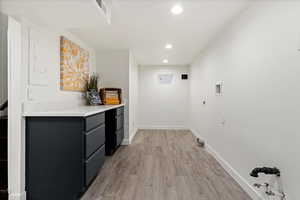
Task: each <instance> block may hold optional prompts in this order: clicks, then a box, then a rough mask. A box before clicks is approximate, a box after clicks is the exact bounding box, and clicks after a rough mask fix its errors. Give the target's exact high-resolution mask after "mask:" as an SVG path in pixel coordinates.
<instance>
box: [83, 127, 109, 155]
mask: <svg viewBox="0 0 300 200" xmlns="http://www.w3.org/2000/svg"><path fill="white" fill-rule="evenodd" d="M104 143H105V124H102V125H101V126H99V127H97V128H95V129H93V130H91V131H90V132H88V133H85V156H86V158H88V157H89V156H90V155H91V154H92V153H94V152H95V151H96V150H97V149H98V148H99V147H101V146H102V145H103V144H104Z"/></svg>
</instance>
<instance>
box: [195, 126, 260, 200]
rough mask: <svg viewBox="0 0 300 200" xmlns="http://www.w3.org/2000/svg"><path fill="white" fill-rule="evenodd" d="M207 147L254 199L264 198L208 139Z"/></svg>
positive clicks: (197, 134)
mask: <svg viewBox="0 0 300 200" xmlns="http://www.w3.org/2000/svg"><path fill="white" fill-rule="evenodd" d="M190 131H191V132H192V133H193V134H194V135H195V136H196V137H198V138H200V139H203V140H204V141H205V138H203V137H201V135H200V134H199V133H198V132H197V131H195V130H194V129H190ZM205 149H206V150H207V152H209V153H210V154H211V155H212V156H213V157H214V158H215V159H216V160H217V161H218V162H219V164H220V165H221V166H222V167H223V168H224V170H225V171H226V172H227V173H228V174H229V175H230V176H231V177H232V178H233V179H234V180H235V181H236V182H237V183H238V184H239V185H240V186H241V187H242V188H243V190H244V191H245V192H246V193H247V194H248V195H249V196H250V197H251V198H252V199H253V200H264V198H263V197H262V195H261V194H260V193H259V192H258V191H256V190H255V189H254V188H253V187H252V186H251V184H249V183H248V181H247V180H246V179H244V178H243V177H242V176H241V175H240V174H239V173H238V172H237V171H236V170H235V169H234V168H233V167H232V166H231V165H230V164H229V163H228V162H227V161H226V160H225V159H224V158H223V157H222V156H221V155H220V154H219V153H218V152H217V151H215V150H214V148H213V147H212V146H210V145H209V144H208V143H207V141H205Z"/></svg>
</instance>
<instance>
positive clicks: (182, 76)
mask: <svg viewBox="0 0 300 200" xmlns="http://www.w3.org/2000/svg"><path fill="white" fill-rule="evenodd" d="M188 78H189V76H188V74H181V79H182V80H187V79H188Z"/></svg>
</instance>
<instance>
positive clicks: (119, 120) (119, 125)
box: [116, 114, 124, 130]
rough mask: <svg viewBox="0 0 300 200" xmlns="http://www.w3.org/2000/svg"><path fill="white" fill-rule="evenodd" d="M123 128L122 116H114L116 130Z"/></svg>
mask: <svg viewBox="0 0 300 200" xmlns="http://www.w3.org/2000/svg"><path fill="white" fill-rule="evenodd" d="M123 127H124V115H123V114H122V115H117V116H116V130H120V129H121V128H123Z"/></svg>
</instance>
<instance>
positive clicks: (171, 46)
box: [165, 44, 173, 49]
mask: <svg viewBox="0 0 300 200" xmlns="http://www.w3.org/2000/svg"><path fill="white" fill-rule="evenodd" d="M165 47H166V49H172V48H173V45H172V44H166V46H165Z"/></svg>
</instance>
